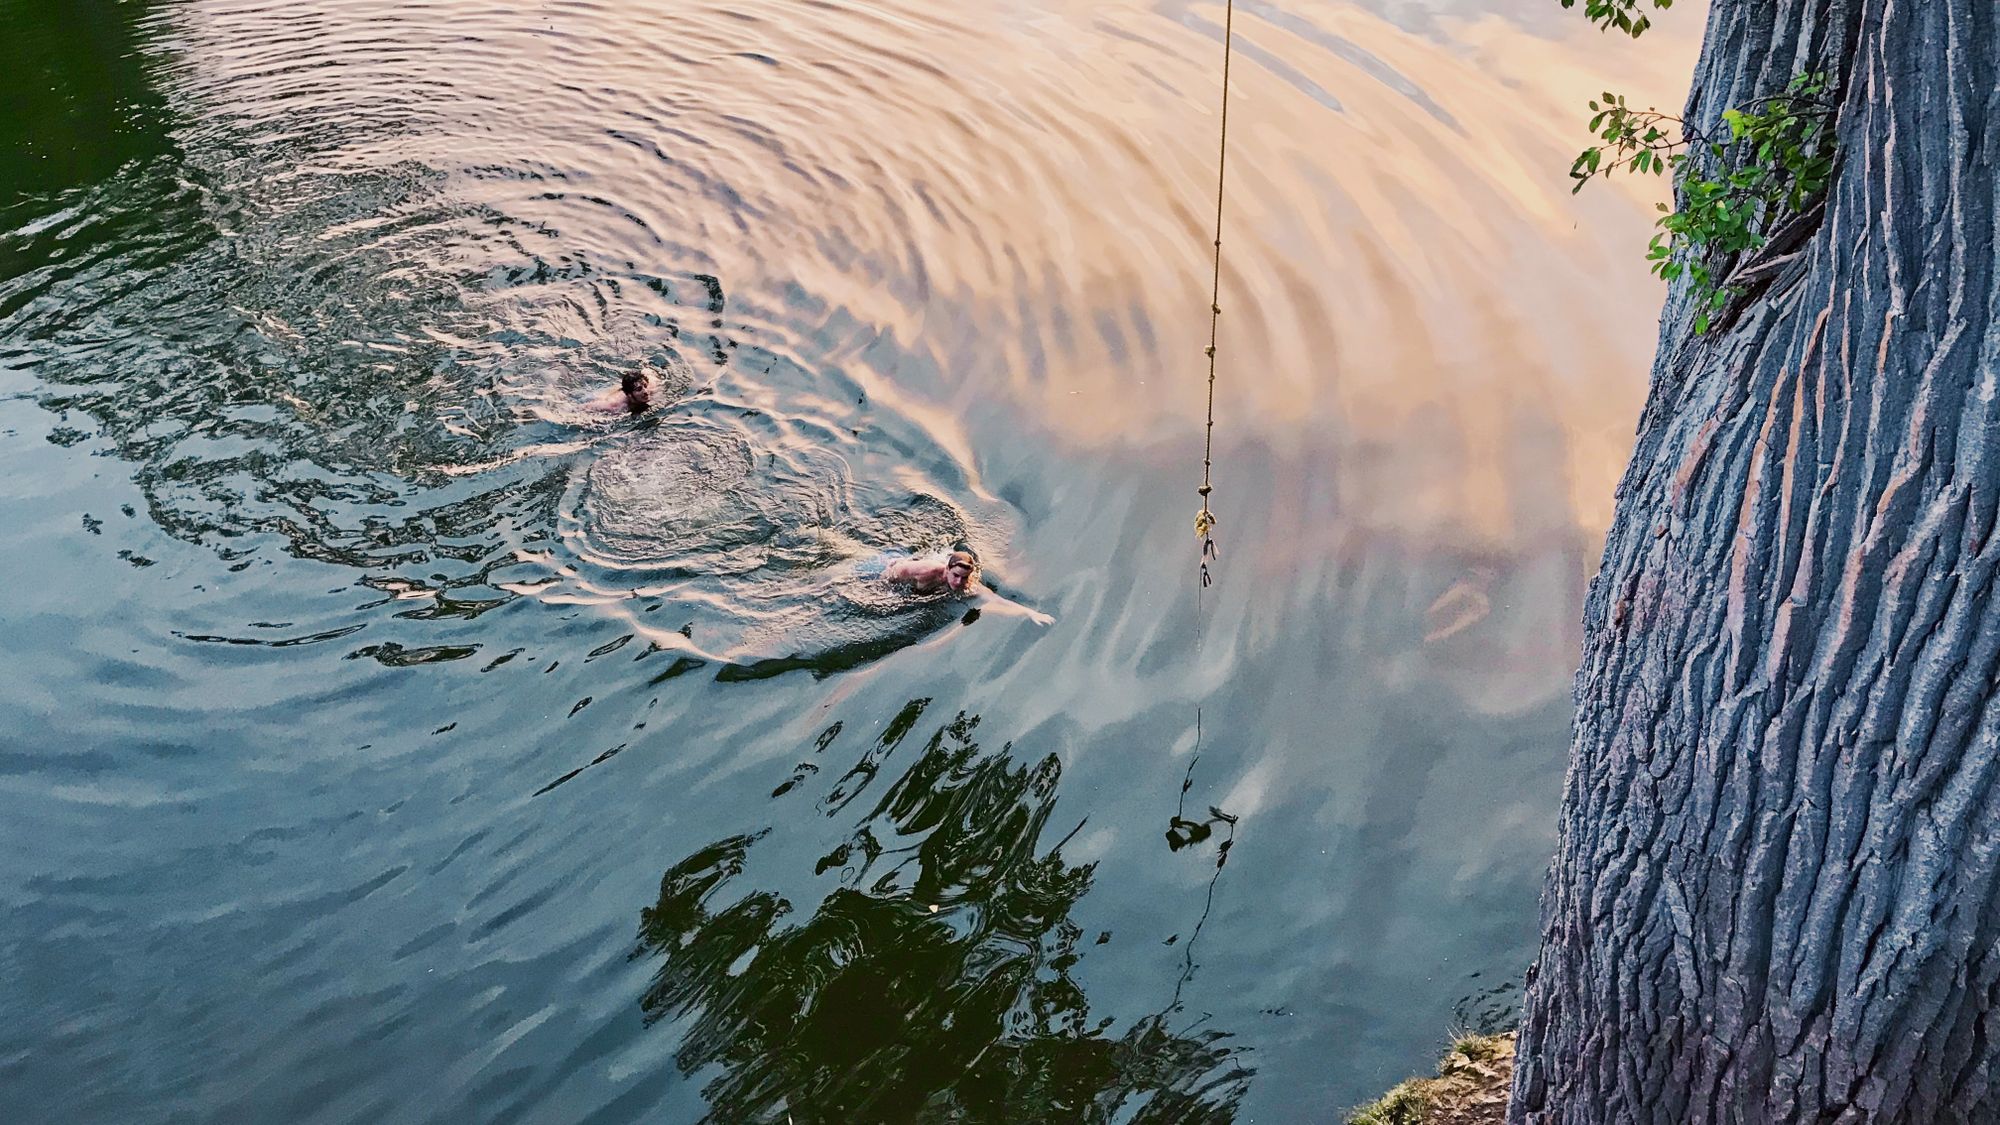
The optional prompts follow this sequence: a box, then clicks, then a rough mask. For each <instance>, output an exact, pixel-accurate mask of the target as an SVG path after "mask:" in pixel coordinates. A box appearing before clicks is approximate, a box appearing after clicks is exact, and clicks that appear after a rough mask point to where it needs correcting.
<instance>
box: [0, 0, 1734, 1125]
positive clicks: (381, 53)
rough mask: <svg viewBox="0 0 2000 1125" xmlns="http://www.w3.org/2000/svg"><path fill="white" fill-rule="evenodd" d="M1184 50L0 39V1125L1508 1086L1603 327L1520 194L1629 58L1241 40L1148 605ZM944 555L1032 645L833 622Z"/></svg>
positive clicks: (1026, 30)
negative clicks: (1483, 1051)
mask: <svg viewBox="0 0 2000 1125" xmlns="http://www.w3.org/2000/svg"><path fill="white" fill-rule="evenodd" d="M1221 19H1222V11H1221V9H1220V6H1219V5H1218V4H1215V3H1208V2H1184V0H1130V2H1127V0H1111V2H1106V0H1091V2H1089V3H1084V2H1081V0H1076V2H1071V0H1024V2H1019V3H1011V2H1010V3H966V2H944V3H939V2H935V0H927V2H915V0H885V2H882V3H872V4H860V3H847V2H844V0H627V2H618V3H613V2H611V0H597V2H590V0H420V2H419V0H412V2H401V0H398V2H390V0H284V2H277V0H156V2H150V3H148V2H140V0H127V2H118V0H74V2H70V3H62V4H56V3H34V2H0V38H4V39H5V40H6V43H7V46H6V47H4V48H0V52H4V54H0V58H4V61H6V62H7V64H8V65H7V67H6V68H5V69H6V71H7V73H6V74H5V75H4V76H0V91H4V92H6V94H7V98H6V99H5V103H4V105H5V108H4V109H0V140H4V142H5V144H4V147H0V161H4V163H0V517H4V523H5V526H6V529H7V531H6V537H7V550H6V551H5V552H4V554H0V577H4V579H5V583H6V589H7V592H8V597H9V609H8V611H7V613H6V614H5V620H6V622H7V626H8V627H7V630H6V634H7V641H8V656H9V659H8V662H7V665H6V674H5V675H4V677H0V846H4V849H5V854H6V855H8V856H9V857H10V862H9V863H8V864H7V865H6V868H5V871H4V873H0V1011H3V1012H4V1014H5V1017H6V1018H5V1019H4V1020H0V1087H4V1089H5V1091H6V1094H5V1100H6V1101H7V1102H8V1103H9V1104H10V1105H11V1107H12V1108H11V1110H10V1111H9V1116H10V1119H11V1120H21V1121H36V1122H40V1121H49V1122H56V1121H62V1122H74V1121H104V1122H112V1121H117V1122H127V1121H150V1120H216V1121H254V1122H266V1121H268V1122H307V1121H311V1122H320V1121H326V1122H335V1121H341V1122H345V1121H355V1122H384V1121H482V1122H484V1121H492V1122H499V1121H594V1122H612V1121H639V1120H647V1121H697V1120H712V1121H717V1122H752V1121H770V1122H778V1121H795V1122H801V1123H803V1122H808V1121H816V1122H876V1121H880V1122H891V1121H908V1120H935V1121H956V1120H977V1121H1069V1120H1077V1121H1083V1120H1107V1121H1121V1122H1125V1121H1152V1122H1209V1121H1215V1122H1220V1121H1269V1122H1290V1121H1320V1120H1329V1119H1331V1118H1332V1117H1333V1116H1334V1114H1335V1113H1336V1111H1337V1110H1338V1109H1339V1108H1340V1107H1343V1106H1346V1105H1351V1104H1353V1103H1354V1102H1356V1101H1359V1100H1361V1099H1362V1098H1363V1097H1364V1096H1365V1095H1367V1094H1368V1093H1370V1092H1371V1091H1372V1090H1373V1089H1375V1088H1378V1087H1379V1086H1381V1085H1382V1084H1384V1083H1385V1082H1386V1081H1388V1080H1390V1079H1392V1078H1393V1077H1394V1076H1396V1075H1397V1074H1399V1073H1403V1072H1407V1071H1409V1070H1410V1069H1412V1068H1415V1067H1419V1066H1421V1065H1424V1060H1425V1059H1427V1058H1428V1057H1430V1056H1431V1055H1432V1053H1433V1051H1434V1048H1435V1046H1436V1044H1437V1042H1438V1041H1439V1039H1440V1037H1441V1036H1442V1035H1443V1034H1444V1033H1445V1031H1446V1030H1447V1029H1448V1028H1449V1027H1450V1026H1452V1025H1453V1024H1455V1023H1460V1024H1463V1023H1471V1024H1478V1023H1481V1022H1484V1021H1489V1020H1494V1019H1502V1018H1504V1017H1505V1013H1506V1012H1507V1011H1508V1010H1509V1007H1510V1005H1511V1004H1512V1003H1513V992H1512V987H1513V986H1512V984H1511V982H1513V981H1514V980H1516V979H1517V978H1518V976H1519V974H1520V972H1521V971H1522V969H1523V968H1524V967H1525V965H1526V963H1527V960H1528V957H1529V954H1530V950H1531V946H1532V938H1533V932H1534V917H1535V895H1536V891H1537V888H1538V884H1539V880H1540V874H1541V871H1542V868H1543V865H1544V863H1545V860H1546V857H1547V855H1548V854H1549V852H1550V849H1551V846H1552V842H1553V825H1552V819H1553V813H1554V807H1555V804H1556V799H1557V793H1558V786H1559V781H1560V775H1561V771H1562V765H1563V753H1564V748H1565V742H1566V726H1567V722H1568V708H1567V685H1568V677H1569V674H1570V670H1571V667H1572V662H1573V659H1574V651H1575V649H1576V644H1577V636H1576V627H1575V624H1574V622H1575V621H1576V618H1577V616H1578V608H1577V607H1578V605H1579V602H1580V599H1581V595H1582V590H1583V584H1584V582H1585V580H1586V578H1587V575H1588V572H1589V569H1590V567H1591V565H1592V564H1593V562H1594V559H1595V553H1596V549H1597V540H1598V537H1599V536H1600V535H1601V532H1602V525H1603V522H1604V520H1605V519H1606V517H1607V514H1608V510H1609V502H1610V493H1611V485H1612V483H1613V481H1614V479H1615V475H1616V473H1617V471H1618V470H1619V468H1620V467H1621V460H1622V457H1623V456H1624V454H1625V452H1626V450H1627V448H1628V446H1629V434H1630V430H1631V422H1632V419H1633V417H1634V415H1635V411H1636V406H1637V400H1638V395H1639V392H1640V389H1641V380H1642V373H1643V369H1644V364H1645V361H1646V359H1647V358H1648V356H1649V354H1650V350H1651V343H1652V325H1653V316H1654V312H1655V310H1656V309H1657V306H1658V293H1657V291H1656V290H1654V289H1653V288H1652V286H1651V284H1650V281H1649V279H1648V278H1646V276H1645V273H1644V267H1643V262H1641V261H1640V257H1639V250H1640V248H1641V247H1642V246H1643V240H1644V229H1645V226H1646V222H1647V218H1646V216H1647V213H1648V211H1649V208H1650V203H1649V201H1647V200H1645V199H1643V198H1642V197H1641V196H1639V195H1637V194H1626V193H1624V192H1623V191H1621V190H1618V189H1614V190H1610V191H1600V192H1593V193H1587V194H1586V195H1585V196H1584V197H1582V198H1579V199H1574V200H1573V199H1572V198H1571V197H1570V196H1569V194H1568V192H1567V184H1566V182H1565V180H1564V178H1563V170H1564V169H1565V168H1566V167H1567V159H1566V157H1567V155H1568V154H1569V153H1570V152H1571V151H1573V149H1574V147H1575V146H1576V145H1577V144H1578V143H1579V138H1580V122H1579V121H1578V119H1577V113H1576V112H1575V110H1576V107H1578V106H1579V105H1581V103H1582V101H1583V100H1584V99H1585V98H1587V97H1590V96H1592V95H1594V94H1595V92H1596V91H1598V90H1599V89H1601V88H1602V86H1604V85H1605V84H1606V83H1607V82H1611V83H1614V84H1616V85H1618V86H1620V88H1622V89H1625V90H1627V91H1628V92H1630V93H1632V94H1633V95H1634V96H1635V97H1646V96H1651V97H1656V98H1660V99H1663V100H1674V99H1677V98H1678V96H1679V88H1680V86H1681V85H1682V84H1683V83H1684V81H1685V74H1686V68H1687V65H1688V62H1689V55H1690V53H1691V46H1692V36H1693V33H1694V31H1695V27H1696V25H1697V23H1698V19H1699V13H1698V12H1685V13H1683V12H1681V11H1679V10H1676V11H1675V12H1674V13H1673V20H1672V22H1671V25H1663V28H1662V31H1661V33H1659V34H1658V35H1657V36H1655V37H1649V40H1648V44H1649V45H1648V47H1647V48H1646V49H1644V50H1640V49H1639V48H1636V47H1633V46H1631V45H1629V44H1625V43H1624V42H1623V41H1620V40H1606V39H1603V38H1600V37H1598V36H1596V35H1595V34H1594V33H1592V32H1590V31H1589V30H1588V29H1587V28H1586V27H1584V25H1583V24H1582V21H1581V20H1580V19H1578V18H1577V17H1576V16H1575V14H1574V13H1565V12H1563V11H1562V10H1561V9H1560V8H1559V7H1558V6H1557V5H1556V4H1555V2H1554V0H1273V2H1269V3H1265V2H1259V0H1246V2H1245V3H1243V4H1241V5H1240V6H1239V8H1238V11H1237V17H1236V20H1237V31H1238V35H1239V40H1240V43H1239V46H1240V50H1241V54H1240V56H1239V58H1238V61H1237V67H1236V71H1235V74H1236V80H1235V81H1236V84H1235V87H1234V97H1235V99H1236V101H1235V102H1234V103H1233V104H1232V131H1233V141H1232V144H1233V148H1232V155H1231V161H1232V163H1231V169H1232V180H1231V193H1230V197H1229V210H1228V221H1229V225H1230V233H1229V241H1228V259H1227V266H1226V269H1225V271H1224V278H1223V284H1224V296H1223V305H1224V309H1225V312H1224V316H1223V328H1222V357H1223V364H1222V383H1221V389H1220V392H1219V396H1218V430H1217V432H1218V445H1217V452H1216V458H1217V468H1216V476H1217V484H1218V488H1219V491H1218V495H1217V510H1218V512H1219V514H1220V516H1221V520H1222V525H1221V530H1220V542H1221V547H1222V552H1223V557H1222V560H1221V562H1220V564H1219V566H1218V567H1217V576H1218V580H1217V583H1216V585H1215V586H1213V587H1212V588H1210V589H1209V590H1208V591H1206V593H1205V594H1202V595H1201V596H1199V597H1198V596H1197V594H1198V584H1197V581H1196V578H1195V566H1196V559H1195V543H1194V540H1193V538H1192V536H1191V535H1190V526H1191V520H1192V516H1193V513H1194V508H1195V502H1194V495H1193V488H1194V486H1195V484H1196V483H1198V479H1199V475H1200V423H1201V409H1202V395H1203V389H1204V388H1203V381H1202V379H1203V370H1202V358H1201V346H1202V345H1203V344H1204V343H1205V342H1206V338H1205V333H1206V330H1207V324H1206V315H1205V314H1206V306H1207V292H1206V287H1207V280H1208V278H1207V270H1208V265H1207V259H1206V255H1207V253H1208V240H1209V237H1210V236H1209V234H1208V233H1207V230H1206V226H1207V223H1208V222H1209V220H1210V218H1211V217H1212V215H1211V211H1210V208H1211V207H1212V206H1213V203H1212V199H1211V197H1210V196H1209V192H1210V191H1211V190H1212V179H1211V177H1212V175H1213V161H1214V156H1215V153H1214V149H1213V130H1214V128H1215V124H1216V115H1215V95H1216V92H1217V77H1218V71H1219V64H1220V46H1221ZM637 367H644V368H645V369H647V370H648V371H649V372H650V375H651V377H652V378H653V379H654V380H655V381H656V384H657V386H658V388H659V392H660V401H661V402H662V406H661V408H660V409H658V410H657V411H655V412H653V413H652V414H650V415H648V416H646V417H643V418H640V419H630V418H623V417H614V416H611V415H608V414H605V413H602V412H598V411H593V410H591V409H590V408H589V406H588V403H589V400H590V399H591V398H592V397H593V396H594V395H596V394H598V393H600V392H601V391H603V390H604V389H605V388H606V387H608V386H611V385H614V384H615V383H616V381H617V379H618V377H619V374H620V373H621V372H624V371H627V370H631V369H634V368H637ZM955 544H963V545H966V546H969V547H971V548H973V549H974V550H976V551H977V552H978V553H979V555H980V557H981V559H982V562H983V565H984V569H985V573H986V577H987V580H988V581H989V582H990V583H991V584H992V585H994V586H995V587H996V588H998V589H1000V590H1001V591H1003V592H1005V593H1007V594H1008V595H1009V596H1011V597H1013V598H1015V599H1016V600H1018V601H1020V602H1022V603H1025V604H1027V605H1029V606H1032V607H1034V608H1036V609H1038V610H1040V611H1043V612H1046V613H1048V614H1050V615H1052V616H1053V617H1054V618H1055V623H1054V624H1053V625H1051V626H1048V627H1046V628H1042V627H1039V626H1037V625H1036V624H1034V623H1032V622H1030V621H1027V620H1024V619H1021V618H1017V617H1003V616H998V615H995V614H991V613H988V614H985V615H983V616H979V615H969V614H967V613H966V612H965V606H964V605H963V604H961V603H957V602H954V601H952V600H950V599H944V598H936V597H932V598H919V597H908V596H898V595H896V594H895V593H894V592H893V591H891V590H888V589H887V588H885V587H884V586H883V585H882V584H881V583H880V582H879V581H875V580H872V579H870V578H869V577H868V576H867V573H866V572H867V569H868V567H867V560H869V559H870V558H871V557H873V556H876V555H877V554H878V553H880V552H881V551H883V550H885V549H902V550H915V551H923V550H928V549H934V548H942V547H947V546H952V545H955ZM1197 706H1199V707H1200V708H1201V716H1202V719H1201V729H1200V737H1199V739H1197V731H1196V708H1197Z"/></svg>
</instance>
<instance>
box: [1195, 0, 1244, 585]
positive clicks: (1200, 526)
mask: <svg viewBox="0 0 2000 1125" xmlns="http://www.w3.org/2000/svg"><path fill="white" fill-rule="evenodd" d="M1222 11H1223V16H1222V127H1221V129H1220V130H1219V132H1220V137H1219V138H1218V143H1217V145H1216V153H1215V271H1214V273H1213V275H1212V276H1211V278H1210V282H1209V291H1208V348H1207V352H1208V426H1207V428H1206V429H1205V430H1204V431H1203V434H1202V447H1201V487H1200V488H1198V489H1196V490H1195V491H1196V492H1198V493H1200V494H1201V511H1199V512H1197V513H1196V514H1195V517H1194V533H1195V534H1196V535H1197V536H1199V537H1200V538H1201V584H1202V587H1203V588H1204V589H1206V588H1207V586H1208V585H1209V583H1210V582H1212V581H1214V576H1213V575H1211V574H1210V573H1209V569H1208V564H1209V563H1210V561H1212V560H1219V559H1220V558H1221V555H1220V554H1219V553H1218V552H1217V551H1216V549H1215V522H1216V521H1215V513H1214V512H1212V511H1210V510H1209V507H1208V499H1209V497H1210V496H1211V495H1212V494H1213V493H1214V492H1215V485H1214V482H1213V481H1212V480H1211V474H1212V473H1213V471H1214V469H1215V344H1216V340H1217V339H1218V330H1219V329H1220V327H1221V323H1222V200H1223V192H1222V189H1223V185H1224V183H1225V182H1226V177H1227V175H1228V171H1229V62H1230V59H1231V58H1233V57H1234V56H1235V54H1236V3H1235V0H1224V4H1223V9H1222Z"/></svg>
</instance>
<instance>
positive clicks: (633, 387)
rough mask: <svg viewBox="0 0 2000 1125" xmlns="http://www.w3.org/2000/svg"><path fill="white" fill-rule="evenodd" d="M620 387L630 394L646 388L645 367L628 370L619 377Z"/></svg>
mask: <svg viewBox="0 0 2000 1125" xmlns="http://www.w3.org/2000/svg"><path fill="white" fill-rule="evenodd" d="M618 388H619V389H620V390H622V391H624V392H625V393H626V394H628V395H629V394H637V393H639V392H640V391H642V390H645V389H646V372H645V371H644V370H643V369H640V370H633V371H627V372H626V373H625V374H623V375H620V376H619V377H618Z"/></svg>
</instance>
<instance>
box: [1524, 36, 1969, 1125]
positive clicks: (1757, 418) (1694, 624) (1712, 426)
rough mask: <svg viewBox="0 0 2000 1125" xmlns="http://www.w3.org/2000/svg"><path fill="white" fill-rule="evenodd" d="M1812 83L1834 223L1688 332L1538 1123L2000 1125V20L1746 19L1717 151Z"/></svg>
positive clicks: (1596, 734) (1696, 94) (1549, 903)
mask: <svg viewBox="0 0 2000 1125" xmlns="http://www.w3.org/2000/svg"><path fill="white" fill-rule="evenodd" d="M1807 71H1823V72H1825V73H1827V74H1829V75H1831V76H1832V77H1834V78H1835V79H1836V80H1837V82H1838V85H1839V100H1840V113H1839V118H1838V125H1837V136H1838V142H1839V149H1838V151H1839V153H1840V154H1841V155H1840V165H1839V167H1838V170H1837V171H1836V173H1835V176H1834V181H1833V185H1832V188H1831V190H1830V192H1829V194H1828V197H1827V200H1826V204H1825V207H1824V210H1823V211H1819V212H1816V213H1815V215H1814V216H1812V217H1810V218H1808V219H1807V220H1805V221H1803V222H1801V223H1798V224H1795V225H1794V226H1795V229H1794V230H1793V231H1791V232H1790V233H1789V236H1788V237H1787V238H1785V239H1781V240H1778V242H1779V243H1781V244H1774V246H1773V247H1772V248H1770V249H1769V250H1767V251H1766V252H1764V253H1763V254H1762V255H1761V257H1762V259H1763V260H1762V261H1760V262H1755V263H1745V264H1744V267H1743V268H1745V269H1748V270H1751V271H1753V275H1754V276H1756V277H1758V279H1759V280H1758V281H1757V283H1756V284H1757V285H1758V286H1759V287H1760V288H1759V290H1758V291H1756V292H1754V293H1753V294H1752V295H1751V296H1750V297H1749V299H1748V300H1747V301H1746V302H1744V305H1743V308H1742V309H1741V310H1740V312H1738V313H1737V314H1735V315H1732V316H1729V317H1727V318H1726V322H1725V323H1723V324H1721V325H1720V326H1719V327H1718V328H1717V329H1716V330H1714V331H1713V332H1711V333H1710V334H1709V335H1708V336H1704V337H1694V336H1692V335H1691V333H1690V330H1689V322H1690V320H1691V309H1690V307H1689V300H1688V295H1687V294H1686V292H1685V291H1684V290H1677V291H1676V292H1675V293H1674V294H1673V295H1672V297H1671V298H1670V300H1669V303H1668V309H1667V314H1666V317H1665V324H1664V325H1663V329H1662V334H1661V345H1660V353H1659V358H1658V360H1657V363H1656V365H1655V368H1654V375H1653V385H1652V390H1651V396H1650V400H1649V402H1648V404H1647V406H1646V409H1645V412H1644V414H1643V416H1642V418H1641V421H1640V427H1639V437H1638V446H1637V450H1636V452H1635V453H1634V456H1633V460H1632V465H1631V467H1630V469H1628V470H1627V473H1626V476H1625V480H1624V482H1623V483H1622V484H1621V486H1620V488H1619V502H1618V510H1617V517H1616V519H1615V521H1614V523H1613V526H1612V529H1611V532H1610V536H1609V541H1608V543H1607V545H1606V547H1605V554H1604V564H1603V569H1602V571H1601V572H1600V573H1599V575H1598V577H1597V578H1596V580H1595V581H1594V583H1593V584H1592V587H1591V593H1590V599H1589V603H1588V606H1587V609H1586V611H1585V625H1586V637H1587V639H1586V641H1585V647H1584V653H1583V663H1582V667H1581V670H1580V671H1579V672H1578V674H1577V681H1576V704H1577V720H1576V730H1575V749H1574V760H1573V762H1572V764H1571V768H1570V775H1569V780H1568V782H1567V785H1566V792H1565V794H1564V801H1563V811H1562V821H1561V840H1560V845H1559V850H1558V854H1557V857H1556V861H1555V865H1554V868H1553V870H1552V871H1551V873H1550V876H1549V883H1548V888H1547V891H1546V894H1545V896H1544V900H1543V948H1542V953H1541V957H1540V960H1539V962H1538V964H1537V965H1536V966H1535V968H1534V969H1533V970H1532V971H1531V973H1530V976H1529V986H1528V990H1527V1011H1526V1014H1525V1022H1524V1024H1523V1027H1522V1034H1521V1041H1520V1058H1519V1065H1518V1069H1517V1073H1516V1084H1515V1091H1514V1103H1513V1107H1512V1115H1511V1120H1512V1121H1513V1122H1515V1123H1517V1125H1586V1123H1588V1125H1610V1123H1619V1125H1622V1123H1626V1122H1660V1123H1663V1125H1664V1123H1671V1125H1701V1123H1708V1122H1744V1123H1755V1125H1762V1123H1766V1122H1773V1123H1775V1122H1828V1123H1830V1122H1843V1123H1845V1122H1909V1123H1912V1125H1934V1123H1945V1122H1967V1123H1973V1125H1992V1123H1994V1122H2000V692H1996V687H1995V684H1996V677H2000V606H1996V605H1994V604H1993V602H1992V594H1993V590H1994V581H1995V565H1996V562H2000V535H1996V526H1995V522H1996V510H1997V509H2000V319H1996V312H1997V311H2000V309H1996V302H2000V284H1996V281H2000V278H1996V271H1995V262H1994V238H1995V233H1996V232H1995V229H1994V224H1995V218H1996V212H2000V208H1996V186H2000V179H1996V175H1995V165H1994V162H1995V159H1996V157H2000V3H1996V0H1714V4H1713V6H1712V8H1711V9H1710V13H1709V27H1708V37H1707V43H1706V46H1705V48H1704V51H1703V54H1702V60H1701V63H1700V66H1699V68H1698V70H1697V72H1696V75H1695V83H1694V90H1693V92H1692V93H1691V94H1690V97H1689V107H1690V119H1691V120H1701V121H1705V122H1712V121H1714V120H1715V119H1716V117H1717V116H1718V114H1719V113H1720V111H1721V110H1722V109H1723V108H1724V107H1726V106H1730V105H1740V104H1742V103H1743V102H1744V101H1746V100H1748V99H1749V98H1752V97H1755V96H1757V95H1760V94H1766V93H1771V92H1774V91H1776V90H1779V89H1781V88H1782V87H1783V85H1784V84H1785V82H1786V81H1787V80H1788V79H1789V78H1790V77H1791V76H1792V75H1794V74H1797V73H1801V72H1807ZM1786 252H1789V253H1791V254H1792V255H1793V256H1792V257H1791V258H1789V259H1786V258H1784V257H1783V255H1784V254H1785V253H1786ZM1738 276H1744V274H1741V273H1739V275H1738Z"/></svg>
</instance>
